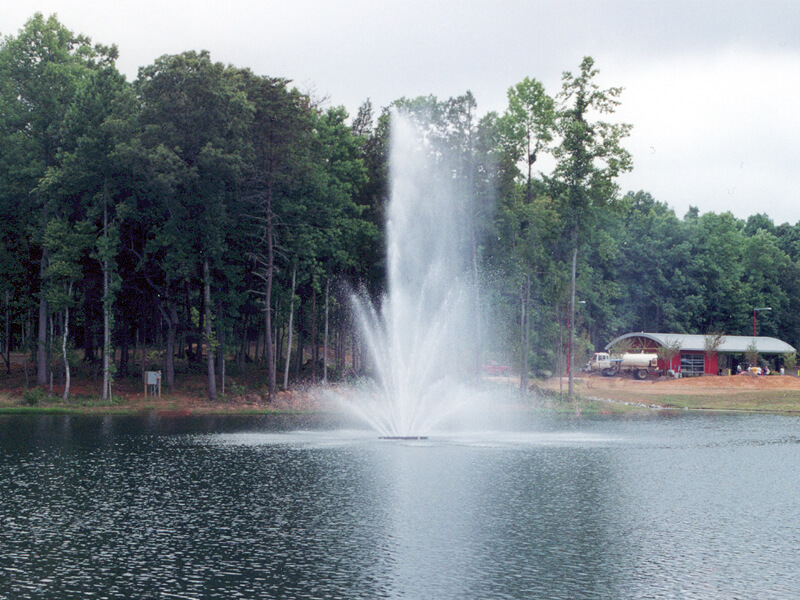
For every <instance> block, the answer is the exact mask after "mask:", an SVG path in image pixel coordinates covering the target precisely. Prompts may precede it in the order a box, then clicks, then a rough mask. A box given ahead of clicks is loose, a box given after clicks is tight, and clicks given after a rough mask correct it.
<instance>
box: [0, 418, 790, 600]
mask: <svg viewBox="0 0 800 600" xmlns="http://www.w3.org/2000/svg"><path fill="white" fill-rule="evenodd" d="M515 421H516V423H515V426H514V427H512V428H510V429H509V430H504V431H488V432H477V433H443V434H442V435H439V436H431V437H430V438H429V439H427V440H419V441H407V442H397V441H388V440H379V439H377V436H376V435H375V434H373V433H370V432H368V431H363V430H359V429H356V428H354V427H353V426H352V425H351V424H342V423H331V422H328V421H326V420H325V419H324V418H322V417H320V418H312V419H308V418H303V417H188V418H187V417H184V418H181V417H174V418H169V417H159V416H158V415H155V414H151V415H148V416H142V417H77V416H71V417H70V416H0V598H2V599H9V600H10V599H14V600H17V599H25V598H42V599H45V598H46V599H48V600H58V599H62V598H81V599H83V598H98V599H103V598H131V599H139V600H141V599H146V598H152V599H162V598H163V599H167V598H182V599H187V598H188V599H205V598H209V599H211V598H225V599H230V598H270V597H271V598H287V599H294V598H348V599H350V598H365V599H366V598H402V599H420V600H422V599H470V598H475V599H489V598H509V599H516V598H519V599H523V598H525V599H532V598H533V599H535V598H546V599H565V600H566V599H570V600H573V599H582V598H587V599H588V598H598V599H599V598H610V599H616V598H626V599H627V598H681V599H717V598H719V599H722V598H725V599H729V598H743V599H744V598H748V599H749V598H759V599H762V600H763V599H770V598H775V599H784V598H797V597H798V596H799V595H800V592H798V590H800V489H799V488H798V484H800V418H797V417H786V416H764V415H732V414H721V413H720V414H710V413H700V414H698V413H685V412H675V413H652V414H648V415H646V416H637V417H618V416H616V417H588V418H587V417H584V418H577V417H546V416H526V417H524V418H522V417H520V418H519V419H515Z"/></svg>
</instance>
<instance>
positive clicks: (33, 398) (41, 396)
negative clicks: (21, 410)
mask: <svg viewBox="0 0 800 600" xmlns="http://www.w3.org/2000/svg"><path fill="white" fill-rule="evenodd" d="M49 397H50V396H49V395H48V393H47V392H45V391H44V390H43V389H42V388H39V387H36V388H31V389H29V390H25V391H24V392H22V404H25V405H26V406H39V404H41V403H42V402H46V401H47V399H48V398H49Z"/></svg>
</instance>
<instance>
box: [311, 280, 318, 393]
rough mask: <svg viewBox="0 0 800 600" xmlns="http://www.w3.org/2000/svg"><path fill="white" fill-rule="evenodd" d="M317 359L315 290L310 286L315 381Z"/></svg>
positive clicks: (312, 377) (315, 380)
mask: <svg viewBox="0 0 800 600" xmlns="http://www.w3.org/2000/svg"><path fill="white" fill-rule="evenodd" d="M318 361H319V345H318V344H317V291H316V290H315V289H314V286H313V282H312V286H311V381H313V382H314V383H316V382H317V377H318V375H319V374H318V373H317V362H318Z"/></svg>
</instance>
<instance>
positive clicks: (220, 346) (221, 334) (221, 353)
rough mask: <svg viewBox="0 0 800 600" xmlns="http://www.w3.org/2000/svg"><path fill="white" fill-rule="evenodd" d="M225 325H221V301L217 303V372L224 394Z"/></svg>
mask: <svg viewBox="0 0 800 600" xmlns="http://www.w3.org/2000/svg"><path fill="white" fill-rule="evenodd" d="M225 337H226V336H225V327H223V326H222V303H221V302H218V303H217V349H216V357H217V373H218V374H219V382H220V387H221V392H222V394H225V343H226V340H225Z"/></svg>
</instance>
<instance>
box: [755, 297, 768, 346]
mask: <svg viewBox="0 0 800 600" xmlns="http://www.w3.org/2000/svg"><path fill="white" fill-rule="evenodd" d="M762 310H772V307H771V306H762V307H761V308H754V309H753V343H755V341H756V340H755V337H756V313H757V312H760V311H762Z"/></svg>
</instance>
